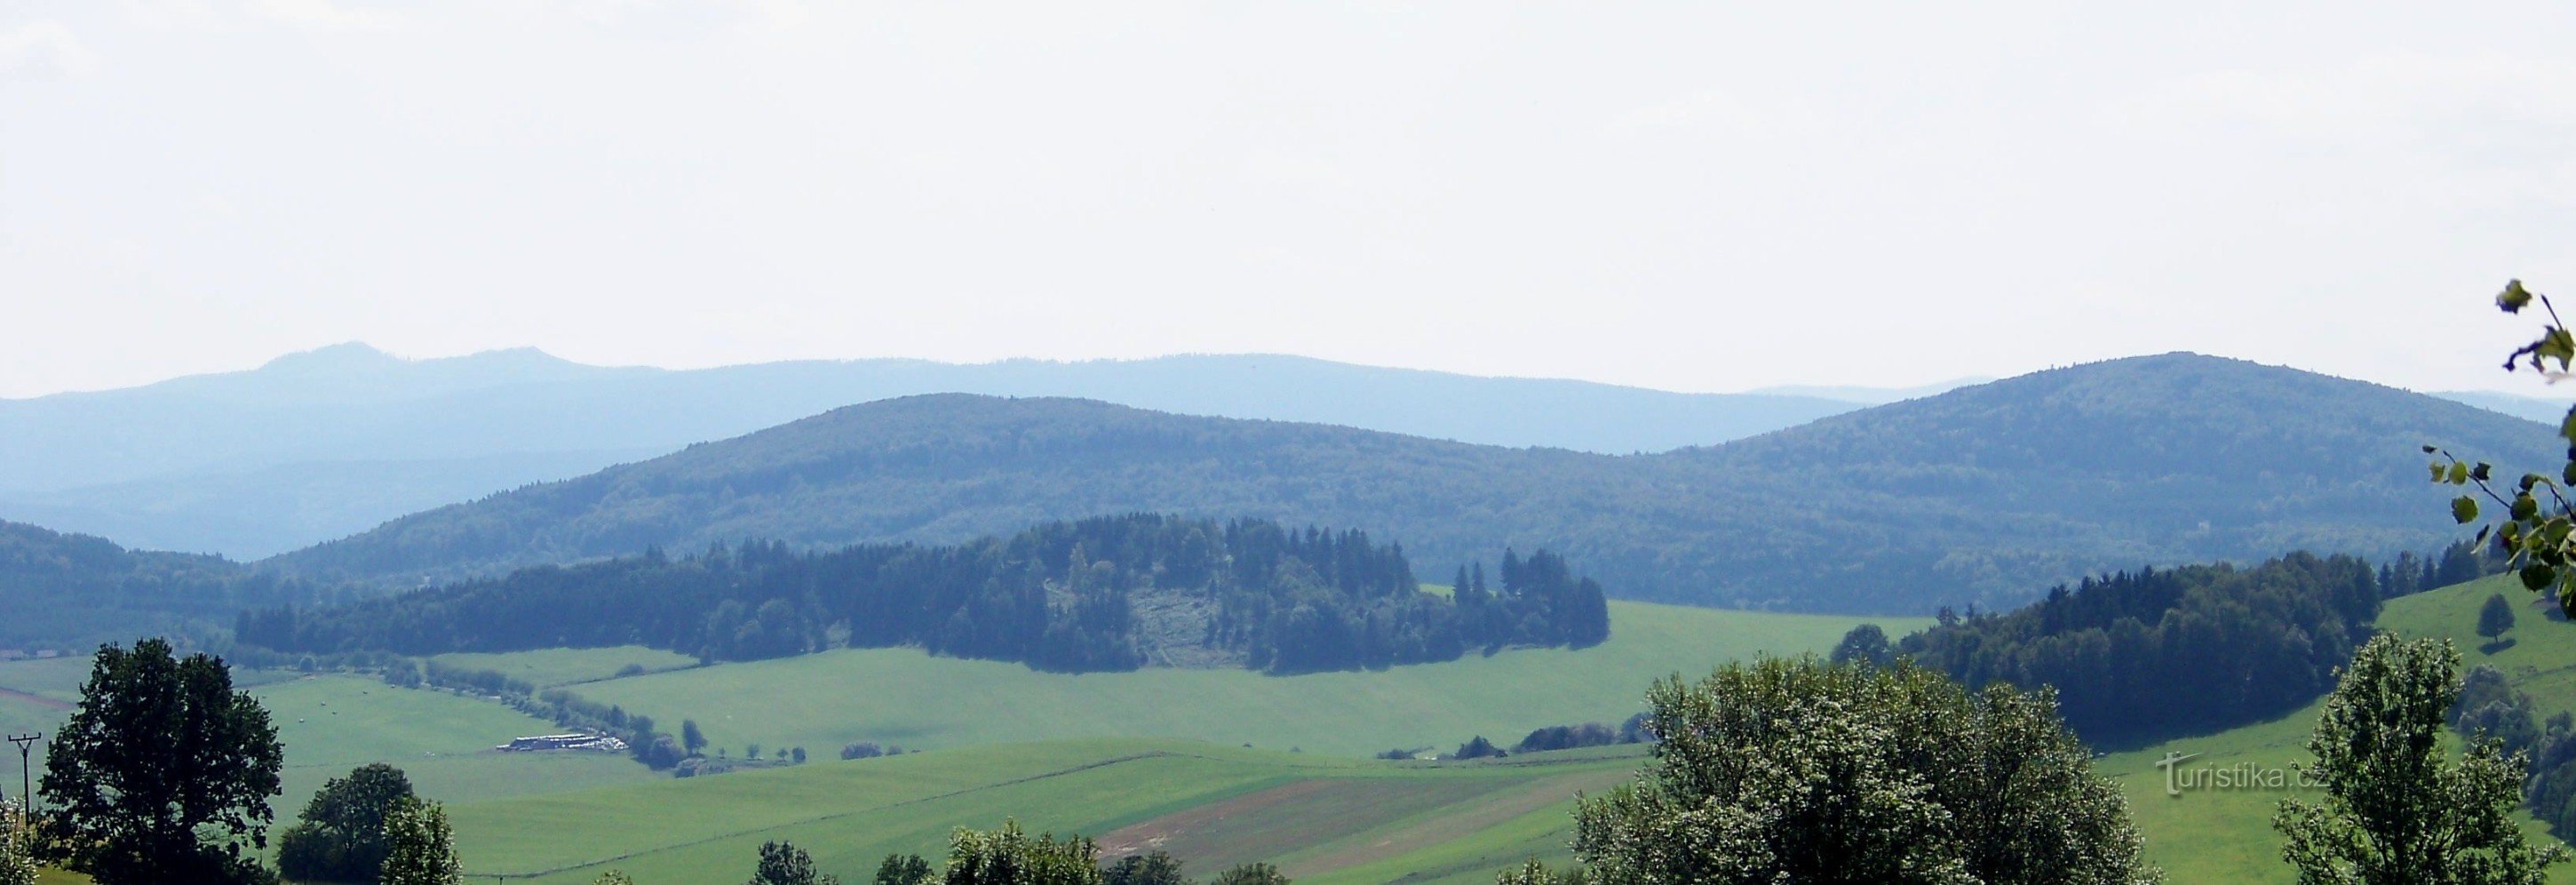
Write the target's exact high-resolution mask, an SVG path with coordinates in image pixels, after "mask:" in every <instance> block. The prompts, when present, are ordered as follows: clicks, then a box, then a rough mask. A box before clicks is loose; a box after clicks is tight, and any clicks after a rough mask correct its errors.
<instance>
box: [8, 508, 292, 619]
mask: <svg viewBox="0 0 2576 885" xmlns="http://www.w3.org/2000/svg"><path fill="white" fill-rule="evenodd" d="M317 593H318V590H317V588H315V587H313V586H311V585H308V584H306V583H305V582H302V581H298V580H293V579H281V578H279V577H277V576H276V575H274V574H266V573H259V572H254V571H252V570H250V569H247V568H244V567H242V566H241V565H240V564H238V563H234V562H232V561H230V560H226V559H223V558H222V557H217V556H198V555H192V554H185V553H159V552H153V551H145V550H127V549H125V548H123V547H119V546H117V545H116V543H115V542H112V541H109V540H107V539H105V538H97V537H92V536H89V535H73V534H64V533H61V532H56V531H51V530H48V529H44V528H39V527H36V526H32V525H27V524H24V523H15V522H6V521H0V606H5V607H6V610H7V612H8V615H9V616H8V617H7V618H0V647H6V648H28V647H31V646H32V647H44V648H78V647H80V646H83V645H86V644H90V643H96V642H104V641H131V640H132V639H133V638H134V635H135V634H136V633H137V632H139V631H144V630H154V631H163V632H167V633H171V634H174V635H180V636H187V635H203V634H205V633H206V632H211V631H209V630H208V629H207V628H209V627H220V626H221V625H223V624H227V623H230V622H231V621H232V619H233V616H234V615H235V614H237V613H238V612H240V611H241V610H242V609H244V608H247V607H252V606H275V605H280V604H285V603H290V602H310V601H312V600H314V599H316V598H317Z"/></svg>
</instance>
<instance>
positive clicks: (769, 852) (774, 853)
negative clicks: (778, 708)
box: [745, 753, 841, 885]
mask: <svg viewBox="0 0 2576 885" xmlns="http://www.w3.org/2000/svg"><path fill="white" fill-rule="evenodd" d="M753 755H754V756H755V757H756V756H758V755H759V754H756V753H755V754H753ZM745 885H841V880H840V877H838V876H834V875H831V874H829V873H818V872H815V871H814V858H813V857H812V856H811V855H808V854H806V853H805V849H802V848H798V847H796V846H795V845H792V844H789V843H786V842H763V843H761V845H760V865H759V866H758V867H755V868H753V870H752V874H751V881H750V882H748V883H745Z"/></svg>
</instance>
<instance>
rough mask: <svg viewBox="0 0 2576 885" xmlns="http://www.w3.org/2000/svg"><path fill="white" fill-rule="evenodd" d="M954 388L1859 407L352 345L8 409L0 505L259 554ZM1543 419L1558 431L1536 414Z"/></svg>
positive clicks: (1499, 438) (1629, 441)
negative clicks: (452, 353) (641, 364)
mask: <svg viewBox="0 0 2576 885" xmlns="http://www.w3.org/2000/svg"><path fill="white" fill-rule="evenodd" d="M942 392H965V393H984V394H993V395H1007V396H1039V395H1044V396H1076V397H1085V398H1090V399H1098V400H1104V401H1108V402H1116V403H1123V404H1127V405H1133V406H1139V407H1144V408H1152V409H1159V410H1164V411H1171V412H1180V413H1187V414H1203V415H1215V416H1225V417H1236V418H1265V419H1284V420H1296V421H1312V422H1319V423H1327V424H1339V425H1347V426H1353V427H1364V428H1370V429H1375V430H1382V431H1389V432H1396V433H1406V434H1413V435H1418V436H1427V437H1435V438H1444V439H1457V440H1466V441H1471V442H1477V443H1484V444H1493V445H1505V446H1531V445H1544V446H1555V447H1561V448H1569V449H1580V450H1588V451H1599V452H1632V451H1663V450H1667V449H1672V448H1677V447H1680V446H1685V445H1698V444H1705V443H1712V442H1720V441H1724V440H1730V439H1737V438H1741V437H1744V436H1749V435H1752V434H1755V433H1761V432H1764V431H1769V430H1776V429H1779V428H1782V427H1788V426H1791V425H1794V424H1798V423H1802V422H1805V421H1808V420H1812V419H1814V418H1817V417H1821V416H1824V415H1829V414H1834V413H1837V412H1842V411H1848V410H1850V409H1852V408H1856V407H1857V406H1856V405H1855V404H1854V403H1850V402H1844V401H1841V400H1840V399H1833V398H1825V397H1817V396H1797V395H1780V394H1758V393H1757V394H1684V393H1672V392H1666V391H1659V390H1647V389H1642V388H1633V387H1620V386H1615V385H1608V384H1596V383H1590V382H1581V381H1565V380H1550V379H1525V378H1483V377H1475V376H1467V375H1456V374H1449V373H1442V372H1427V371H1415V370H1407V369H1391V368H1379V367H1372V366H1356V365H1349V364H1344V363H1333V362H1327V361H1323V360H1315V359H1306V358H1301V357H1288V356H1269V355H1212V356H1174V357H1163V358H1158V359H1149V360H1133V361H1114V360H1104V361H1093V362H1077V363H1055V362H1042V361H1035V360H1013V361H1006V362H998V363H988V364H981V365H952V364H944V363H932V362H925V361H919V360H899V359H874V360H852V361H845V362H819V361H816V362H782V363H765V364H756V365H743V366H725V367H718V368H710V369H693V370H678V371H674V370H662V369H651V368H637V367H619V368H610V367H600V366H587V365H581V364H577V363H572V362H567V361H564V360H561V359H557V358H555V357H552V356H549V355H547V354H544V353H541V352H538V351H534V350H524V349H523V350H509V351H493V352H488V353H480V354H474V355H471V356H463V357H453V358H447V359H434V360H404V359H398V358H395V357H392V356H388V355H386V354H384V353H381V352H379V351H376V350H374V349H372V348H369V347H367V346H366V345H363V344H344V345H338V346H334V347H327V348H323V349H321V350H316V351H311V352H306V353H300V354H292V355H288V356H285V357H280V358H278V359H277V360H275V361H272V362H271V363H269V364H268V365H266V366H263V367H260V368H259V369H256V370H252V371H246V372H234V373H226V374H218V375H201V376H192V377H187V378H179V379H174V380H171V381H166V382H162V383H159V384H153V385H148V386H144V387H138V388H131V389H125V390H111V391H99V392H88V393H70V394H59V395H54V396H46V397H38V398H34V399H26V400H0V516H5V517H8V518H12V519H17V520H22V521H28V522H35V523H39V524H43V525H49V526H54V527H57V528H62V529H68V530H74V531H82V532H89V533H93V534H101V535H106V536H108V537H113V538H116V539H118V540H119V541H122V542H124V543H126V544H131V545H136V546H142V547H149V548H156V549H172V550H188V551H201V552H219V553H224V554H227V555H230V556H234V557H256V556H265V555H269V554H272V553H277V552H280V551H284V550H289V549H293V548H296V547H301V546H304V545H307V544H312V543H315V542H318V541H322V540H327V539H329V538H335V537H339V536H341V535H345V534H348V533H351V532H355V531H359V530H362V529H365V528H368V527H370V526H373V525H375V524H377V523H379V522H382V521H384V520H387V519H392V518H394V517H396V516H400V515H402V514H405V513H410V512H413V511H416V510H421V509H424V508H428V507H434V506H438V505H441V504H446V503H451V502H454V501H459V500H466V499H471V498H475V497H480V496H482V495H485V494H488V493H491V492H495V491H499V490H502V489H507V488H513V487H516V486H520V485H524V484H527V483H531V482H538V481H543V480H554V479H562V478H565V477H571V476H578V475H580V474H583V473H587V472H590V471H593V470H597V469H600V468H603V467H607V466H609V465H611V464H616V463H620V462H624V461H632V460H637V459H641V458H647V457H651V456H654V455H659V454H664V453H667V452H669V451H671V450H674V449H677V448H679V447H681V446H684V445H688V444H690V443H694V442H701V441H705V440H712V439H720V438H724V437H730V436H735V435H739V434H743V433H748V432H751V431H754V430H758V429H760V428H763V427H769V426H772V425H776V424H780V423H783V422H787V421H791V420H794V419H797V418H803V417H806V416H809V415H813V414H816V413H819V412H822V411H825V410H827V409H832V408H836V407H840V406H847V405H851V404H854V403H860V402H866V401H870V400H878V399H885V398H889V397H896V396H906V395H914V394H924V393H942ZM1531 411H1537V412H1541V413H1545V414H1548V415H1552V416H1555V417H1556V420H1551V421H1546V422H1531V421H1527V420H1525V418H1524V416H1525V415H1526V414H1528V413H1530V412H1531Z"/></svg>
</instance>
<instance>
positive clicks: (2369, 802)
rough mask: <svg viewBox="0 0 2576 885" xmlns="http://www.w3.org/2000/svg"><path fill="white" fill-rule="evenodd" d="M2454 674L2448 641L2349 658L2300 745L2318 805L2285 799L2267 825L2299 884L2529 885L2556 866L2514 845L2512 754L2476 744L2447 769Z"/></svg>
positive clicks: (2455, 662)
mask: <svg viewBox="0 0 2576 885" xmlns="http://www.w3.org/2000/svg"><path fill="white" fill-rule="evenodd" d="M2459 666H2460V653H2459V651H2458V650H2456V649H2453V648H2452V647H2451V643H2450V642H2449V641H2448V640H2439V641H2437V640H2430V639H2419V640H2411V641H2410V640H2404V639H2399V638H2397V637H2395V636H2391V635H2385V634H2383V635H2380V636H2378V637H2375V638H2373V639H2371V641H2370V642H2368V643H2365V644H2363V645H2362V647H2361V650H2360V651H2359V652H2356V653H2354V655H2353V658H2352V665H2351V666H2350V667H2348V668H2346V669H2345V671H2344V674H2343V681H2342V683H2341V684H2339V685H2337V686H2336V687H2335V690H2334V693H2333V694H2331V695H2328V696H2327V697H2326V710H2325V715H2324V716H2322V717H2320V718H2319V719H2318V720H2317V729H2316V733H2315V734H2314V735H2313V736H2311V737H2310V738H2309V739H2308V751H2309V752H2311V753H2314V754H2315V755H2316V764H2315V765H2314V766H2313V767H2312V768H2310V769H2309V770H2307V771H2305V772H2303V774H2304V776H2305V777H2306V778H2307V779H2308V780H2310V781H2313V782H2315V783H2316V784H2317V785H2319V786H2321V787H2323V788H2324V799H2323V801H2322V802H2319V803H2314V804H2311V803H2309V802H2306V801H2302V800H2300V799H2298V798H2295V797H2294V798H2290V799H2284V800H2282V801H2281V807H2280V811H2279V812H2278V813H2277V814H2276V815H2275V816H2274V817H2273V819H2272V825H2273V827H2274V828H2276V829H2278V830H2280V831H2281V834H2282V835H2283V836H2286V837H2288V841H2287V842H2286V843H2285V844H2284V845H2283V846H2282V848H2281V855H2282V857H2284V858H2286V859H2287V860H2289V862H2290V864H2291V865H2292V866H2294V867H2297V868H2298V871H2299V882H2300V883H2301V885H2401V883H2402V885H2539V883H2542V882H2546V881H2548V878H2549V877H2548V867H2549V865H2550V864H2553V863H2556V862H2558V861H2560V860H2563V859H2565V857H2566V849H2564V848H2562V847H2560V846H2556V845H2550V846H2546V847H2541V846H2533V845H2529V844H2526V843H2525V841H2524V839H2523V836H2522V828H2521V826H2520V821H2519V817H2520V815H2519V814H2518V813H2517V812H2516V807H2517V806H2518V805H2519V804H2520V802H2521V799H2522V772H2523V760H2522V759H2521V758H2520V754H2512V755H2507V754H2506V753H2505V752H2504V749H2503V747H2502V745H2501V744H2499V743H2497V742H2496V741H2495V740H2494V739H2492V738H2487V737H2476V738H2472V739H2471V740H2470V742H2469V747H2468V752H2467V754H2466V755H2465V756H2463V757H2461V759H2460V760H2459V761H2458V762H2456V763H2454V762H2453V761H2451V758H2450V756H2451V753H2450V750H2449V749H2448V748H2447V747H2445V746H2444V745H2443V742H2442V726H2443V722H2444V719H2445V717H2446V716H2448V715H2449V713H2450V710H2451V706H2452V704H2453V702H2454V701H2456V700H2457V699H2458V698H2459V695H2460V685H2461V683H2460V677H2459Z"/></svg>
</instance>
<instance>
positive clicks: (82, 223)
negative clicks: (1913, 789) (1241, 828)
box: [0, 0, 2576, 396]
mask: <svg viewBox="0 0 2576 885" xmlns="http://www.w3.org/2000/svg"><path fill="white" fill-rule="evenodd" d="M2130 5H2131V6H2133V7H2136V8H2134V9H2132V10H2129V11H2115V10H2106V9H2099V8H2076V7H2097V6H2101V4H2065V3H2044V4H2029V5H2024V6H2007V5H1990V6H1982V7H1979V8H1976V9H1962V8H1956V7H1958V6H1959V5H1958V4H1918V3H1887V4H1873V5H1850V6H1842V5H1827V4H1776V3H1775V4H1648V5H1630V4H1604V3H1581V4H1565V5H1554V6H1543V5H1523V4H1498V3H1490V2H1476V3H1462V4H1455V5H1444V4H1404V5H1397V4H1384V3H1352V4H1323V3H1296V4H1241V3H1200V4H1153V5H1142V4H1133V5H1131V4H1099V3H1044V4H1030V5H1013V6H1000V5H988V4H953V3H938V4H927V3H925V4H904V5H900V6H883V5H876V4H826V3H796V2H787V0H778V2H712V0H709V2H677V0H675V2H642V0H636V2H619V0H588V2H578V0H564V2H542V0H488V2H481V0H442V2H437V3H366V2H359V0H248V2H236V0H195V2H140V0H136V2H118V0H76V2H48V0H0V396H26V395H33V394H40V393H45V392H51V391H56V390H63V389H80V388H99V387H111V386H122V385H127V384H133V383H138V382H143V381H149V380H153V379H157V378H162V377H167V376H171V375H176V374H184V373H192V372H201V371H215V370H224V369H234V368H243V367H248V366H251V365H256V364H258V363H260V362H262V361H264V360H266V359H268V358H269V357H272V356H275V355H277V354H279V353H282V352H285V351H290V350H299V349H305V348H310V347H313V346H317V345H322V344H327V343H332V342H337V341H345V340H353V339H358V340H365V341H368V342H371V343H374V344H376V345H378V346H380V347H383V348H385V349H387V350H391V351H393V352H396V353H401V354H406V355H413V356H439V355H448V354H455V353H463V352H468V351H474V350H482V349H489V348H496V347H508V346H519V345H534V346H537V347H542V348H544V349H546V350H548V351H551V352H553V353H556V354H559V355H562V356H565V357H568V358H572V359H576V360H581V361H584V362H594V363H644V364H654V365H665V366H701V365H713V364H721V363H735V362H752V361H763V360H773V359H784V358H798V357H865V356H919V357H929V358H935V359H944V360H957V361H980V360H988V359H995V358H1002V357H1013V356H1033V357H1048V358H1061V359H1071V358H1088V357H1136V356H1150V355H1156V354H1165V353H1175V352H1239V351H1268V352H1288V353H1298V354H1305V355H1311V356H1318V357H1324V358H1329V359H1339V360H1347V361H1353V362H1362V363H1374V364H1385V365H1401V366H1416V367H1425V368H1438V369H1448V370H1454V371H1463V372H1472V373H1479V374H1514V375H1548V376H1569V377H1579V378H1588V379H1595V380H1602V381H1612V382H1620V383H1629V384H1638V385H1645V386H1652V387H1661V388H1668V389H1678V390H1737V389H1744V388H1748V387H1755V386H1761V385H1767V384H1778V383H1791V382H1803V383H1860V384H1877V385H1899V384H1912V383H1919V382H1923V381H1930V380H1935V379H1940V378H1947V377H1953V376H1959V375H1970V374H1982V375H2010V374H2017V373H2019V372H2023V371H2027V370H2031V369H2036V368H2043V367H2046V366H2049V365H2052V364H2062V363H2069V362H2080V361H2087V360H2093V359H2100V358H2105V357H2113V356H2125V355H2131V354H2138V353H2147V352H2161V351H2166V350H2178V349H2187V350H2198V351H2203V352H2209V353H2218V354H2224V355H2229V356H2238V357H2245V358H2250V359H2258V360H2262V361H2265V362H2275V363H2288V364H2292V365H2297V366H2301V367H2304V368H2312V369H2317V370H2322V371H2328V372H2333V373H2336V374H2341V375H2347V376H2354V377H2362V378H2369V379H2372V380H2378V381H2384V382H2389V383H2396V384H2403V385H2407V386H2413V387H2419V388H2465V387H2486V388H2499V389H2511V390H2521V391H2525V392H2538V391H2537V390H2536V389H2535V388H2532V387H2530V386H2528V383H2527V378H2513V377H2507V376H2505V375H2503V374H2502V373H2501V372H2499V371H2497V370H2496V369H2495V368H2494V364H2495V362H2496V361H2497V360H2498V359H2500V358H2501V356H2502V354H2503V352H2504V351H2506V350H2509V349H2511V347H2512V346H2513V345H2514V344H2516V343H2518V341H2519V340H2520V339H2519V338H2517V336H2519V335H2523V334H2524V333H2525V332H2526V330H2527V329H2528V326H2527V325H2526V324H2523V323H2519V322H2516V321H2512V320H2509V319H2507V318H2504V317H2502V316H2500V315H2497V314H2495V313H2493V311H2492V310H2491V309H2490V308H2488V307H2486V306H2485V305H2486V298H2487V297H2488V296H2489V295H2490V294H2491V293H2492V292H2493V290H2494V289H2495V288H2496V287H2497V286H2498V285H2499V284H2501V283H2502V282H2503V281H2504V279H2505V278H2506V277H2508V276H2522V277H2524V278H2526V279H2529V280H2530V281H2532V282H2533V283H2534V284H2535V285H2536V286H2538V287H2539V288H2541V289H2542V290H2543V291H2554V292H2565V293H2568V294H2569V296H2570V297H2569V300H2570V301H2571V302H2576V40H2571V39H2570V37H2571V36H2576V4H2566V3H2529V4H2503V3H2500V4H2481V5H2476V6H2474V7H2473V6H2472V5H2470V4H2432V3H2421V2H2411V3H2386V4H2371V3H2352V2H2339V3H2319V4H2313V5H2305V6H2298V5H2291V4H2243V3H2217V4H2194V3H2174V2H2168V3H2157V4H2130ZM2258 5H2259V6H2261V7H2263V9H2262V11H2253V10H2249V9H2248V8H2247V7H2253V6H2258Z"/></svg>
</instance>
